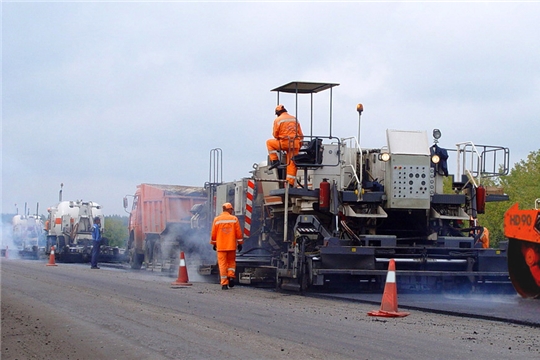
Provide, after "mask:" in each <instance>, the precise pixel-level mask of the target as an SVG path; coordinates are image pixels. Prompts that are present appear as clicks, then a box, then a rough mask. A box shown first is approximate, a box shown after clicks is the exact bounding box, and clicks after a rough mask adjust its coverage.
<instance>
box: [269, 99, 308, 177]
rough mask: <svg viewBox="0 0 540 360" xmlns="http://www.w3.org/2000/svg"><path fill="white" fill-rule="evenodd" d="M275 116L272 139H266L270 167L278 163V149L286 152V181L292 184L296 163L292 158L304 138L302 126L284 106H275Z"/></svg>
mask: <svg viewBox="0 0 540 360" xmlns="http://www.w3.org/2000/svg"><path fill="white" fill-rule="evenodd" d="M276 116H277V117H276V118H275V119H274V128H273V131H272V134H273V135H274V138H273V139H268V140H267V141H266V147H267V148H268V155H269V158H270V169H274V168H275V167H277V166H278V165H279V158H278V151H283V152H286V154H287V181H288V182H289V185H291V186H294V182H295V181H296V164H295V163H294V161H293V160H292V157H293V156H294V155H297V154H298V152H299V151H300V145H301V142H302V140H303V138H304V134H303V133H302V128H301V127H300V123H299V122H298V120H297V119H296V118H295V117H294V116H292V115H290V114H289V113H288V112H287V109H285V106H283V105H278V106H277V107H276Z"/></svg>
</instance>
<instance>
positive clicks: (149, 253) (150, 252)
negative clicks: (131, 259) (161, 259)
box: [143, 240, 155, 269]
mask: <svg viewBox="0 0 540 360" xmlns="http://www.w3.org/2000/svg"><path fill="white" fill-rule="evenodd" d="M143 257H144V263H145V266H146V268H147V269H148V268H150V267H153V266H154V262H155V261H154V242H153V241H150V240H146V241H145V246H144V255H143Z"/></svg>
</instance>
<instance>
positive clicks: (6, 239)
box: [0, 221, 20, 259]
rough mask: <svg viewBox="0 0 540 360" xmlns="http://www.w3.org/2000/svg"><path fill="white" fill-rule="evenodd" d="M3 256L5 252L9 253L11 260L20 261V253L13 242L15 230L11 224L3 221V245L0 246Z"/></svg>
mask: <svg viewBox="0 0 540 360" xmlns="http://www.w3.org/2000/svg"><path fill="white" fill-rule="evenodd" d="M0 248H1V250H2V254H4V250H6V248H7V251H8V257H9V258H10V259H19V258H20V257H19V251H18V250H17V247H16V246H15V243H14V242H13V228H12V226H11V223H6V222H3V221H2V244H1V245H0Z"/></svg>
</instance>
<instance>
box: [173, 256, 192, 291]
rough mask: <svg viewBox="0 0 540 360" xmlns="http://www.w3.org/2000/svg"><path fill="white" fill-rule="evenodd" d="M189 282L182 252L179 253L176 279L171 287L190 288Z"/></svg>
mask: <svg viewBox="0 0 540 360" xmlns="http://www.w3.org/2000/svg"><path fill="white" fill-rule="evenodd" d="M191 285H192V284H191V283H190V282H189V278H188V273H187V267H186V259H185V258H184V252H183V251H180V265H179V266H178V278H177V279H176V281H174V282H172V283H171V287H185V286H191Z"/></svg>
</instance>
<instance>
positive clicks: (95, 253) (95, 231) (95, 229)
mask: <svg viewBox="0 0 540 360" xmlns="http://www.w3.org/2000/svg"><path fill="white" fill-rule="evenodd" d="M100 246H101V219H100V218H99V217H97V216H96V217H95V218H94V225H93V226H92V259H91V260H90V268H91V269H99V266H98V264H97V263H98V257H99V247H100Z"/></svg>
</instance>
